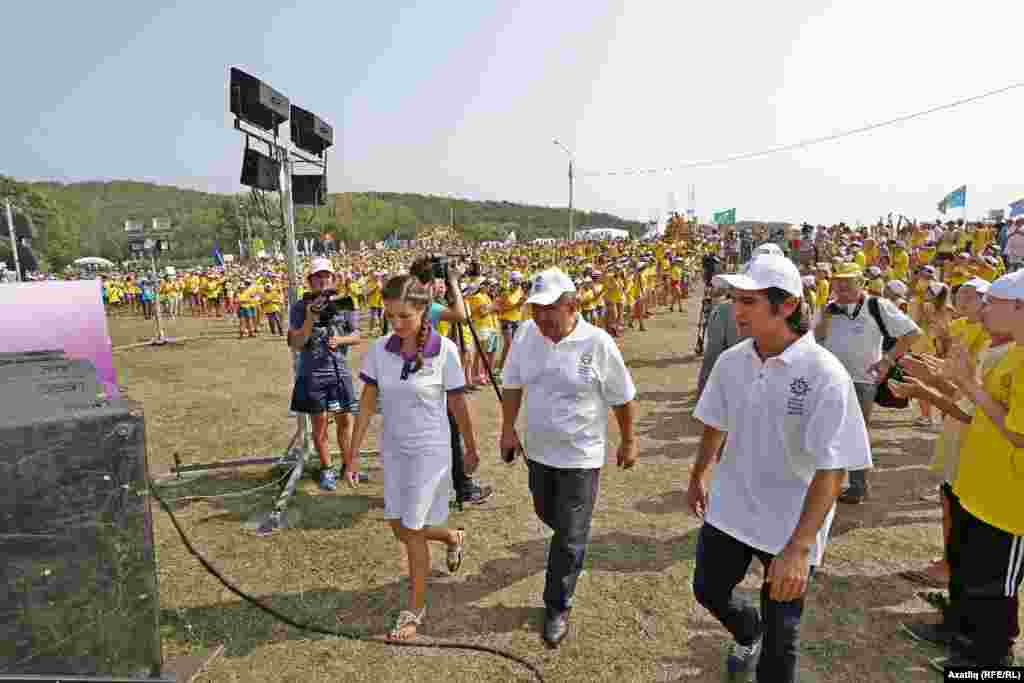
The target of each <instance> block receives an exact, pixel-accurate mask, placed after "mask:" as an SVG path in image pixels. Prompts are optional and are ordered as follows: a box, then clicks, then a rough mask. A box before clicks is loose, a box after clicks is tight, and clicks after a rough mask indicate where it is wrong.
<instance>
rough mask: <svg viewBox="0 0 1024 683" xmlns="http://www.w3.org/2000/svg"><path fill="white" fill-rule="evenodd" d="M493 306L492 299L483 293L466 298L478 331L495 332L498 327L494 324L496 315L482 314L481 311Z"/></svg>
mask: <svg viewBox="0 0 1024 683" xmlns="http://www.w3.org/2000/svg"><path fill="white" fill-rule="evenodd" d="M490 304H491V297H489V296H487V295H486V294H484V293H483V292H477V293H476V294H472V295H470V296H467V297H466V305H467V306H469V310H470V313H471V314H472V318H473V324H474V325H475V326H476V328H477V329H478V330H493V329H495V328H496V327H497V325H495V324H494V315H493V314H491V313H484V314H481V313H480V309H481V308H483V307H484V306H489V305H490Z"/></svg>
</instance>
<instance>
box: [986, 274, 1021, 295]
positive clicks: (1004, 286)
mask: <svg viewBox="0 0 1024 683" xmlns="http://www.w3.org/2000/svg"><path fill="white" fill-rule="evenodd" d="M990 297H991V298H993V299H1015V300H1017V301H1024V270H1018V271H1017V272H1015V273H1009V274H1008V275H1004V276H1002V277H1001V278H999V279H998V280H996V281H995V282H993V283H992V286H991V287H989V288H988V291H987V292H985V298H986V299H987V298H990Z"/></svg>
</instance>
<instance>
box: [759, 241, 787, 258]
mask: <svg viewBox="0 0 1024 683" xmlns="http://www.w3.org/2000/svg"><path fill="white" fill-rule="evenodd" d="M768 254H774V255H776V256H782V255H783V254H782V248H781V247H779V245H777V244H775V242H765V243H764V244H762V245H759V246H758V247H757V249H755V250H754V254H753V255H754V256H755V257H757V256H767V255H768Z"/></svg>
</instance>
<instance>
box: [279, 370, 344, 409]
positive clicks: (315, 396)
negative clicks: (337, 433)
mask: <svg viewBox="0 0 1024 683" xmlns="http://www.w3.org/2000/svg"><path fill="white" fill-rule="evenodd" d="M291 410H292V412H295V413H305V414H307V415H320V414H321V413H348V414H350V415H357V414H359V399H358V398H356V394H355V387H354V385H353V384H352V376H351V375H348V374H346V375H342V376H341V377H340V381H335V382H328V383H325V384H321V385H319V386H317V385H316V384H315V383H314V382H311V381H310V379H309V378H308V377H304V376H300V377H299V378H298V379H297V380H296V381H295V388H294V389H293V390H292V403H291Z"/></svg>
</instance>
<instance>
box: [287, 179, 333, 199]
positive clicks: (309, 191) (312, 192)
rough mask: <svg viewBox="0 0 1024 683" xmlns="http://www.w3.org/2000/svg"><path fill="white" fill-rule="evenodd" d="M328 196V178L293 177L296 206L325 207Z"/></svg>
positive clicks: (293, 195) (293, 193) (293, 197)
mask: <svg viewBox="0 0 1024 683" xmlns="http://www.w3.org/2000/svg"><path fill="white" fill-rule="evenodd" d="M326 196H327V176H322V175H293V176H292V203H293V204H295V206H323V205H324V203H325V201H324V200H325V198H326Z"/></svg>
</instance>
